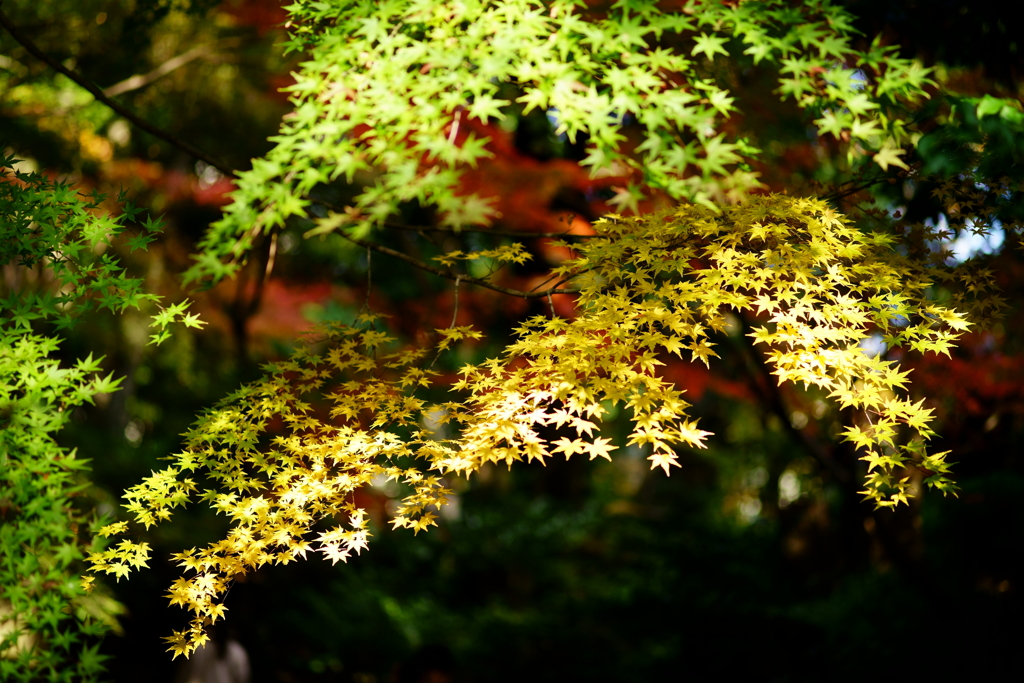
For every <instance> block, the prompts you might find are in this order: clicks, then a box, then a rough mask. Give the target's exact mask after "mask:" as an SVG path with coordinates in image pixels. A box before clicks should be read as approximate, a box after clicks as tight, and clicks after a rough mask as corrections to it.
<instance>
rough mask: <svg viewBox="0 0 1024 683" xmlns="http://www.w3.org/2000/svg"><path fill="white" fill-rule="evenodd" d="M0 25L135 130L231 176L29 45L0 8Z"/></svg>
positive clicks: (226, 169) (206, 156)
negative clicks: (138, 129) (142, 131)
mask: <svg viewBox="0 0 1024 683" xmlns="http://www.w3.org/2000/svg"><path fill="white" fill-rule="evenodd" d="M0 26H3V27H4V28H5V29H6V30H7V32H8V33H10V34H11V37H13V38H14V39H15V40H16V41H18V42H19V43H20V44H21V46H22V47H24V48H25V49H26V50H28V51H29V53H30V54H31V55H32V56H33V57H35V58H36V59H38V60H40V61H41V62H44V63H45V64H47V65H49V66H50V68H51V69H53V70H55V71H57V72H59V73H62V74H64V75H65V76H67V77H68V78H70V79H71V80H72V81H74V82H75V83H77V84H78V85H80V86H82V87H83V88H85V89H86V90H88V91H89V92H90V93H92V95H93V97H95V98H96V99H97V100H99V101H100V102H102V103H103V104H105V105H107V106H108V107H110V108H111V109H113V110H114V111H115V112H117V113H118V114H119V115H121V116H123V117H124V118H125V119H127V120H129V121H131V122H132V123H133V124H134V125H135V126H137V127H138V128H141V129H142V130H144V131H146V132H147V133H149V134H150V135H152V136H154V137H157V138H160V139H161V140H164V141H165V142H167V143H169V144H171V145H174V146H175V147H177V148H178V149H180V150H182V151H183V152H185V153H187V154H189V155H191V156H193V157H195V158H196V159H199V160H200V161H205V162H206V163H207V164H209V165H210V166H213V167H214V168H216V169H217V170H218V171H220V172H221V173H223V174H224V175H226V176H232V175H234V174H235V170H234V169H233V168H231V167H230V166H228V165H227V164H225V163H223V162H221V161H218V160H216V159H214V158H213V157H212V156H210V155H209V154H207V153H206V152H204V151H202V150H201V149H199V148H198V147H195V146H194V145H192V144H190V143H188V142H185V141H184V140H182V139H181V138H179V137H177V136H175V135H172V134H171V133H168V132H167V131H165V130H163V129H160V128H157V127H156V126H154V125H153V124H151V123H149V122H148V121H146V120H145V119H142V118H139V117H138V116H136V115H135V114H133V113H132V112H130V111H128V110H127V109H125V108H124V107H123V106H121V105H120V104H118V103H117V102H115V101H114V100H112V99H110V98H109V97H108V96H107V95H105V94H104V93H103V90H102V89H100V88H99V86H97V85H95V84H94V83H91V82H89V81H88V80H87V79H86V78H85V77H84V76H82V75H81V74H79V73H78V72H77V71H75V70H73V69H68V68H67V67H65V66H64V65H62V64H61V63H60V62H58V61H56V60H54V59H52V58H51V57H50V56H48V55H47V54H46V53H44V52H43V51H42V50H40V49H39V47H38V46H37V45H36V44H35V43H34V42H32V40H31V39H30V38H29V37H28V36H26V35H25V34H23V33H22V32H21V31H20V30H19V29H18V27H17V26H15V25H14V24H13V23H12V22H11V20H10V18H9V17H8V16H7V15H6V14H5V13H4V11H3V10H2V9H0Z"/></svg>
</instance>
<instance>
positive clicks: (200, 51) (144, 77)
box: [103, 45, 210, 97]
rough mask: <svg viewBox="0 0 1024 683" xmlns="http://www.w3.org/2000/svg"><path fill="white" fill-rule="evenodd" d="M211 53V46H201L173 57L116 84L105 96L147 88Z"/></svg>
mask: <svg viewBox="0 0 1024 683" xmlns="http://www.w3.org/2000/svg"><path fill="white" fill-rule="evenodd" d="M209 53H210V46H209V45H199V46H197V47H194V48H192V49H191V50H189V51H188V52H183V53H182V54H180V55H178V56H177V57H172V58H171V59H168V60H167V61H166V62H164V63H163V64H161V65H160V66H158V67H156V68H155V69H153V70H152V71H150V72H149V73H147V74H135V75H134V76H131V77H129V78H126V79H124V80H123V81H121V82H120V83H115V84H114V85H112V86H110V87H109V88H104V89H103V94H104V95H106V96H107V97H117V96H118V95H123V94H124V93H126V92H131V91H132V90H138V89H139V88H145V87H146V86H147V85H149V84H150V83H153V82H155V81H158V80H160V79H161V78H163V77H164V76H166V75H167V74H169V73H171V72H172V71H174V70H175V69H180V68H181V67H183V66H185V65H186V64H188V63H189V62H191V61H192V60H194V59H198V58H199V57H202V56H204V55H207V54H209Z"/></svg>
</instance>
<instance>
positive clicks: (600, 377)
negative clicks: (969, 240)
mask: <svg viewBox="0 0 1024 683" xmlns="http://www.w3.org/2000/svg"><path fill="white" fill-rule="evenodd" d="M594 228H595V230H596V232H597V234H596V235H595V236H593V237H591V238H590V239H589V240H588V241H586V243H585V244H583V245H582V246H580V245H577V246H576V249H577V253H578V254H579V256H578V258H576V259H575V260H573V261H570V262H567V263H565V264H564V265H562V266H561V267H560V268H558V269H557V271H556V275H559V276H562V277H565V278H570V281H571V282H573V283H574V284H575V285H576V286H577V287H578V289H579V295H578V315H577V316H576V317H574V318H572V319H563V318H559V317H551V318H548V317H545V316H538V317H535V318H532V319H530V320H527V321H526V322H525V323H524V324H523V325H522V326H521V327H520V328H519V330H518V331H517V339H516V341H515V342H514V343H512V344H511V345H509V346H508V348H507V349H506V350H505V352H504V354H503V355H502V356H501V357H499V358H494V359H491V360H488V361H486V362H484V363H482V364H479V365H470V366H467V367H465V368H463V370H462V372H461V379H460V380H459V381H457V382H456V383H455V384H454V386H452V387H449V389H450V390H451V395H450V400H449V401H448V402H446V403H443V404H441V405H435V404H432V403H428V402H426V401H425V400H424V399H422V398H420V397H419V396H418V392H419V391H421V390H422V388H424V387H427V386H430V384H431V382H432V381H433V379H434V378H435V377H436V374H437V373H435V372H432V371H431V369H430V368H431V365H432V360H431V359H432V358H434V355H435V353H436V352H431V350H428V349H402V348H399V347H398V346H397V345H396V343H395V340H394V339H392V338H391V337H389V336H388V335H387V334H386V333H384V332H382V331H380V330H378V329H376V322H375V320H374V319H373V316H372V315H363V316H361V318H360V321H359V322H358V323H357V327H342V326H332V327H325V328H323V329H321V330H319V332H318V333H317V336H315V337H312V338H311V339H310V340H309V342H310V343H309V344H308V345H307V346H305V347H303V348H301V349H300V350H299V351H298V352H297V353H296V354H295V355H294V356H293V357H292V358H291V359H290V360H287V361H284V362H281V363H275V364H271V365H268V366H266V368H265V371H266V375H265V377H264V378H263V379H261V380H260V381H257V382H254V383H252V384H249V385H247V386H245V387H243V388H241V389H240V390H239V391H237V392H235V393H234V394H233V395H231V396H229V397H227V398H226V399H225V400H224V401H222V402H221V403H220V404H219V405H218V406H216V407H215V408H214V409H212V410H210V411H209V412H207V413H206V414H205V415H203V416H202V417H201V418H200V419H199V420H198V421H197V422H196V424H195V425H194V427H193V428H192V430H191V431H189V432H188V434H187V438H186V444H185V447H184V449H183V450H182V452H181V453H179V454H177V455H175V456H174V457H173V458H171V463H170V465H169V466H168V467H167V468H166V469H164V470H163V471H161V472H155V473H153V475H152V476H150V477H149V478H147V479H146V480H144V481H143V482H142V483H141V484H139V485H138V486H136V487H134V488H132V489H131V490H129V491H128V493H127V495H126V499H127V500H128V504H127V507H128V509H129V511H131V512H132V514H133V515H134V518H135V520H136V521H137V522H139V523H141V524H143V525H145V526H147V527H148V526H151V525H153V524H156V523H158V522H160V521H162V520H165V519H167V518H169V517H170V515H171V512H172V510H173V509H174V508H175V507H177V506H179V505H183V504H185V503H186V502H188V501H195V500H199V501H202V502H205V503H206V504H208V505H210V506H212V507H213V508H214V509H215V510H217V511H218V512H219V513H222V514H224V515H225V516H226V517H228V518H229V519H230V520H231V529H230V531H229V532H228V533H227V535H226V536H225V537H224V538H222V539H220V540H218V541H216V542H214V543H211V544H210V545H209V546H207V547H205V548H192V549H189V550H186V551H184V552H182V553H179V554H177V555H176V556H175V559H176V561H177V562H178V564H179V565H180V566H181V567H182V568H183V570H184V575H183V576H182V578H180V579H178V580H177V581H176V582H175V583H174V585H173V586H172V588H171V591H170V593H169V596H168V597H169V598H170V600H171V602H172V604H176V605H180V606H182V607H184V608H186V609H188V610H190V611H191V612H192V613H193V620H192V623H191V625H190V627H189V628H188V629H186V630H184V631H180V632H177V633H175V634H174V635H173V636H171V637H170V638H169V639H168V640H169V642H170V643H171V650H172V651H173V652H174V653H175V654H176V655H177V654H186V655H187V654H189V653H190V652H191V651H193V650H194V649H195V648H196V647H198V646H200V645H201V644H202V643H203V642H204V640H205V639H206V635H205V633H204V627H205V624H206V623H208V622H211V621H215V620H217V619H220V618H222V617H223V616H224V611H225V608H224V606H223V604H222V602H221V601H222V599H223V596H224V593H225V592H226V591H227V589H228V587H229V586H230V585H231V582H232V580H233V579H234V577H237V576H240V575H244V574H246V573H248V572H250V571H253V570H255V569H258V568H259V567H261V566H263V565H265V564H268V563H275V564H286V563H289V562H292V561H295V560H297V559H300V558H305V557H306V556H307V554H308V553H310V552H312V553H319V554H322V555H323V556H324V557H326V558H327V559H330V560H331V562H332V563H333V562H337V561H338V560H342V561H345V560H347V559H348V557H349V556H350V555H351V554H352V553H359V552H360V551H361V550H362V549H363V548H365V547H366V543H367V538H368V535H369V532H368V528H367V517H366V514H365V513H364V511H363V510H362V509H360V508H359V507H358V506H357V505H356V504H355V502H354V500H355V499H354V496H353V494H354V492H355V491H356V490H357V489H359V488H360V487H364V486H367V485H369V484H370V482H371V480H374V479H375V478H377V477H385V478H388V479H391V480H397V481H400V482H402V483H404V484H405V485H406V486H407V487H408V489H407V490H408V494H407V495H406V496H405V497H404V499H403V500H402V502H401V505H400V507H399V509H398V510H397V513H396V515H395V517H394V519H393V521H392V523H393V524H394V526H396V527H406V528H410V529H413V530H414V531H416V532H418V531H420V530H424V529H426V528H427V527H429V526H431V525H432V524H434V520H435V510H436V508H437V507H439V506H442V505H444V504H445V502H446V497H447V495H448V491H447V490H446V489H445V485H444V479H443V477H445V476H453V475H466V476H469V475H471V474H472V473H473V472H476V471H477V470H479V469H480V467H481V466H482V465H484V464H485V463H505V464H508V465H509V466H511V465H512V464H513V463H515V462H521V461H526V462H529V461H532V460H538V461H541V462H544V461H545V460H546V459H547V458H549V457H552V456H560V455H564V456H565V457H567V458H568V457H571V456H572V455H576V454H579V455H586V456H587V457H589V458H591V459H593V458H596V457H602V458H610V457H611V456H612V455H613V454H614V451H615V449H616V446H617V445H621V444H613V443H612V442H611V440H610V439H609V438H607V437H604V436H601V421H602V417H604V416H605V415H606V413H607V412H608V410H609V408H610V406H611V405H613V404H619V405H624V406H625V407H626V408H627V409H628V413H629V415H630V418H631V420H632V422H633V429H632V432H631V434H630V436H629V438H628V444H637V445H639V446H641V447H644V448H645V449H646V451H647V452H648V453H649V454H650V455H649V459H650V461H651V466H652V468H661V469H663V470H664V471H665V473H666V474H667V473H669V472H670V471H671V468H672V466H673V465H675V464H676V460H677V451H678V449H680V448H692V447H696V448H699V447H702V446H703V444H704V440H705V439H706V438H707V437H708V436H709V433H708V432H705V431H702V430H701V429H699V428H698V424H697V419H696V418H695V417H694V416H692V415H690V414H689V413H688V412H687V409H688V408H689V407H690V405H689V404H688V403H687V402H686V401H685V400H684V395H683V392H682V391H680V390H679V389H677V388H675V387H674V386H673V385H672V384H671V383H669V382H667V381H666V380H665V379H663V378H662V377H660V376H659V367H660V366H662V365H663V364H664V361H665V359H666V358H667V357H668V356H669V355H675V356H678V357H681V358H687V359H689V360H692V361H700V362H702V363H705V364H708V363H709V361H710V359H711V358H712V357H714V356H715V355H716V354H715V351H714V341H713V333H715V332H719V331H722V330H724V329H725V326H726V318H725V314H726V313H727V312H729V311H740V312H743V315H745V316H747V318H748V319H749V320H751V321H753V331H752V332H751V335H750V336H751V337H752V338H753V341H754V342H755V343H756V344H757V345H760V346H761V347H762V348H763V352H764V354H765V357H766V360H767V361H768V362H769V363H770V365H771V366H772V367H773V370H774V373H775V375H777V377H778V379H779V382H780V383H781V382H786V381H791V382H799V383H803V384H805V385H812V386H816V387H819V388H821V389H823V390H824V391H825V392H827V393H828V394H829V395H830V396H831V398H832V399H833V400H834V401H835V402H836V403H837V404H839V405H840V406H841V407H843V408H848V409H849V410H848V411H847V413H848V414H852V415H853V416H854V417H853V422H852V423H851V424H849V425H848V427H847V430H846V433H845V436H846V438H848V439H849V440H851V441H853V442H854V443H855V445H856V446H857V447H858V448H859V449H860V450H861V451H862V453H863V457H862V459H863V460H864V461H865V462H866V463H867V480H866V485H865V489H864V495H865V496H866V497H867V498H869V499H871V500H872V501H874V503H875V504H877V505H881V506H893V505H896V504H898V503H900V502H906V499H907V497H908V496H909V495H911V492H910V490H909V489H908V484H907V481H908V478H907V476H906V475H905V469H906V468H907V467H919V468H922V469H924V470H926V471H927V474H928V477H927V478H926V479H925V481H926V483H928V484H929V485H930V486H933V487H935V488H937V489H939V490H941V491H943V492H950V491H953V490H954V489H955V487H954V485H953V483H952V481H951V480H950V479H949V478H948V476H947V475H948V474H949V467H948V464H947V463H946V461H945V455H946V454H945V453H939V454H931V453H929V452H928V451H927V449H926V442H927V441H928V440H929V438H930V437H931V436H932V435H933V431H932V430H931V428H930V427H929V421H930V419H931V410H930V409H928V408H926V407H924V402H923V401H918V402H913V401H911V400H910V399H909V398H908V397H907V395H906V386H907V381H908V377H907V375H908V373H907V372H905V371H901V370H900V369H899V367H898V365H897V364H896V363H895V362H894V361H887V360H882V359H881V358H876V357H872V356H870V355H868V354H867V353H866V352H865V351H864V350H863V349H862V346H861V343H862V342H863V341H864V340H865V339H866V338H868V337H869V336H870V335H872V334H875V333H877V332H880V333H883V334H885V335H887V339H888V340H889V341H890V342H891V343H893V344H900V345H904V346H906V347H908V348H909V349H912V350H916V351H919V352H928V351H934V352H942V353H945V352H947V351H948V349H949V348H950V345H951V344H953V342H954V341H955V340H956V338H957V336H958V335H960V334H961V333H962V332H963V331H964V330H966V329H967V328H968V327H969V326H970V324H971V323H969V322H968V321H967V319H966V318H965V315H964V314H963V313H961V312H959V310H957V309H958V308H959V309H962V310H965V311H970V312H971V314H972V315H977V316H985V315H987V314H988V313H990V312H991V309H992V308H993V307H995V306H997V305H998V299H996V298H995V297H993V296H992V295H991V292H990V288H989V285H988V284H987V281H985V280H983V279H978V278H977V277H976V276H974V275H969V274H965V273H961V272H960V271H958V270H952V269H946V268H943V267H940V266H937V265H936V264H934V263H932V262H930V261H918V260H914V259H912V258H910V257H908V256H905V255H903V254H901V253H900V251H899V250H898V249H896V248H895V247H894V243H893V238H892V237H891V235H889V234H884V233H872V232H864V231H861V230H860V229H858V228H856V227H854V226H853V225H852V224H851V222H850V221H848V220H847V219H846V218H845V217H844V216H842V215H840V214H839V213H837V212H836V211H835V210H834V209H832V208H830V207H829V206H828V205H827V204H826V203H825V202H823V201H818V200H813V199H796V198H791V197H787V196H779V195H775V196H770V197H756V198H753V199H751V200H750V201H749V202H748V203H746V204H744V205H740V206H731V207H726V208H722V209H720V210H718V211H715V210H712V209H710V208H705V207H702V206H696V205H686V206H682V207H677V208H673V209H670V210H665V211H661V212H659V213H654V214H649V215H644V216H640V217H630V218H626V217H622V216H614V215H613V216H609V217H607V218H605V219H603V220H601V221H599V222H598V223H596V224H595V226H594ZM522 253H525V252H522V251H521V250H519V249H518V248H509V249H506V250H504V251H502V252H501V253H494V254H487V255H486V256H487V257H490V258H495V259H501V260H513V261H514V260H516V259H517V258H518V256H519V255H520V254H522ZM464 257H469V258H472V256H471V255H461V254H460V255H456V256H451V258H464ZM966 277H973V278H975V279H973V280H971V283H972V284H973V285H976V286H974V287H973V289H972V288H968V289H969V290H970V291H971V293H972V296H973V298H972V299H970V300H969V301H968V300H964V301H960V300H957V299H954V300H953V301H952V304H951V305H946V304H943V305H940V304H938V303H936V302H935V301H933V300H931V299H930V298H929V297H930V295H931V293H932V291H933V289H934V285H935V284H936V283H938V282H940V281H949V280H951V279H953V280H955V279H956V278H966ZM954 289H955V288H954ZM953 306H956V307H957V308H954V307H953ZM438 332H439V337H440V340H439V343H438V346H439V347H440V348H441V349H444V348H448V347H450V346H451V345H452V344H454V343H456V342H458V341H460V340H462V339H465V338H471V337H478V336H479V333H476V332H474V331H473V330H471V329H469V328H464V327H459V328H456V327H453V328H451V329H447V330H439V331H438ZM427 425H430V427H428V426H427ZM441 425H443V427H442V426H441ZM121 530H122V529H121V528H118V527H117V526H116V525H114V527H113V528H108V530H106V531H109V532H112V533H117V532H119V531H121ZM146 551H147V548H145V547H144V544H138V545H136V544H132V543H130V542H128V541H124V542H122V543H120V544H119V545H117V546H115V547H114V548H112V549H111V550H108V551H105V552H104V553H98V554H97V555H94V557H93V563H94V571H104V572H109V573H114V574H116V575H118V576H120V575H123V574H125V573H127V571H128V568H129V567H130V566H139V565H140V564H143V563H144V561H145V555H146Z"/></svg>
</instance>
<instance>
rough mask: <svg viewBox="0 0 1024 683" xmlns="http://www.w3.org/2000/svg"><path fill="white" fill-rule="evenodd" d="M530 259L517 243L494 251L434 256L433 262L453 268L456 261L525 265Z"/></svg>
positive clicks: (448, 253)
mask: <svg viewBox="0 0 1024 683" xmlns="http://www.w3.org/2000/svg"><path fill="white" fill-rule="evenodd" d="M531 258H532V256H531V255H530V253H529V252H528V251H526V248H525V247H523V245H522V244H519V243H518V242H514V243H512V244H509V245H505V246H500V247H497V248H495V249H483V250H480V251H468V252H463V251H449V252H446V253H444V254H442V255H441V256H435V257H434V260H435V261H438V262H439V263H441V264H442V265H445V266H449V267H451V266H453V265H455V263H456V262H458V261H476V260H481V259H486V260H489V261H496V262H497V263H502V264H504V263H526V262H527V261H529V260H530V259H531Z"/></svg>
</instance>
